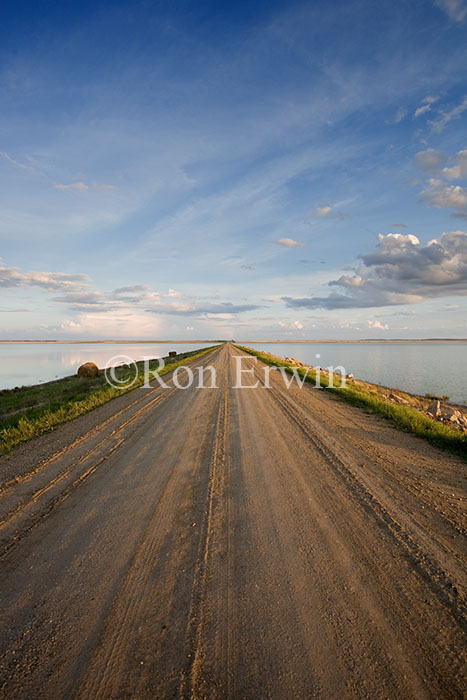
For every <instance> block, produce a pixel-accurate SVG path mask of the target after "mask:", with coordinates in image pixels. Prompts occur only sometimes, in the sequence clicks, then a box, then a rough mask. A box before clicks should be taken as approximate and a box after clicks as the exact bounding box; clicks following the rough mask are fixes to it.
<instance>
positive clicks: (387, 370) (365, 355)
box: [251, 342, 467, 404]
mask: <svg viewBox="0 0 467 700" xmlns="http://www.w3.org/2000/svg"><path fill="white" fill-rule="evenodd" d="M251 347H253V348H254V349H255V350H264V351H266V352H272V353H273V355H279V357H294V358H295V359H297V360H301V362H305V363H306V364H310V365H319V366H321V367H329V366H330V365H332V366H334V367H337V366H338V365H342V366H343V367H344V368H345V370H346V373H347V374H348V373H350V372H351V373H352V374H353V375H354V376H355V377H357V378H360V379H365V380H367V381H369V382H374V383H375V384H383V385H384V386H389V387H392V388H398V389H401V390H403V391H408V392H410V393H412V394H421V395H422V396H423V395H425V394H426V393H430V394H438V395H444V394H447V395H448V396H449V398H450V401H452V402H453V403H462V404H467V343H456V342H453V343H436V342H433V343H431V342H430V343H410V342H408V343H269V344H268V343H255V344H253V345H251ZM317 355H320V357H317Z"/></svg>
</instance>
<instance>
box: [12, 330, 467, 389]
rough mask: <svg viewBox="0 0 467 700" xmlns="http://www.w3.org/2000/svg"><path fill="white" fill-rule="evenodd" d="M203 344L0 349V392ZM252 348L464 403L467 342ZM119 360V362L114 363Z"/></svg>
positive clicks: (261, 345) (259, 345)
mask: <svg viewBox="0 0 467 700" xmlns="http://www.w3.org/2000/svg"><path fill="white" fill-rule="evenodd" d="M210 344H211V343H210ZM201 346H202V344H201V343H196V344H193V343H186V344H179V343H168V344H157V343H154V344H153V343H147V344H141V345H131V344H130V345H129V344H124V343H115V344H99V343H98V344H95V343H83V344H80V345H73V344H63V345H45V344H40V343H25V344H18V345H16V344H11V345H10V344H8V345H0V388H2V389H6V388H11V387H15V386H22V385H27V384H37V383H39V382H47V381H50V380H51V379H57V378H58V377H66V376H67V375H70V374H74V373H75V372H76V370H77V369H78V367H79V365H82V364H83V363H84V362H89V361H92V362H95V363H96V364H97V365H98V367H104V366H105V365H106V364H107V362H108V361H109V360H110V359H111V358H112V357H114V356H115V355H127V356H128V357H130V358H132V359H133V360H142V359H144V357H148V356H149V357H151V358H152V357H163V356H166V355H168V353H169V350H176V351H177V352H188V351H189V350H196V349H197V348H199V347H201ZM254 347H255V348H256V349H257V350H266V351H268V352H272V353H273V354H275V355H279V356H281V357H285V356H291V357H295V358H297V359H298V360H301V361H302V362H306V363H307V364H313V365H318V364H319V365H321V366H322V367H328V366H329V365H334V366H337V365H342V366H343V367H345V369H346V371H347V373H348V372H352V374H354V375H355V377H360V378H361V379H366V380H368V381H370V382H376V383H377V384H384V385H385V386H391V387H398V388H400V389H405V390H406V391H410V392H412V393H415V394H426V393H427V392H429V393H433V394H440V395H442V394H447V395H448V396H449V397H450V399H451V401H453V402H455V403H467V343H436V342H433V343H274V344H272V343H271V344H268V343H257V344H255V345H254ZM316 355H320V357H319V358H317V357H316ZM121 362H122V360H118V361H117V363H116V364H119V363H121Z"/></svg>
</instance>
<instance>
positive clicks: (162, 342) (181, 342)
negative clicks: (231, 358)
mask: <svg viewBox="0 0 467 700" xmlns="http://www.w3.org/2000/svg"><path fill="white" fill-rule="evenodd" d="M227 342H233V343H238V344H244V343H254V344H255V345H257V344H259V343H262V344H263V345H277V344H288V345H296V344H307V343H310V344H312V343H318V344H320V343H329V344H330V343H335V344H338V345H342V344H344V343H352V344H355V343H357V344H359V343H360V344H363V343H467V338H364V339H361V340H329V339H324V340H289V339H284V340H232V341H228V340H0V345H170V344H172V345H198V344H201V345H205V344H209V343H227Z"/></svg>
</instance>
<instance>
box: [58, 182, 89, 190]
mask: <svg viewBox="0 0 467 700" xmlns="http://www.w3.org/2000/svg"><path fill="white" fill-rule="evenodd" d="M55 189H57V190H87V189H88V186H87V185H85V184H84V182H72V183H71V184H70V185H55Z"/></svg>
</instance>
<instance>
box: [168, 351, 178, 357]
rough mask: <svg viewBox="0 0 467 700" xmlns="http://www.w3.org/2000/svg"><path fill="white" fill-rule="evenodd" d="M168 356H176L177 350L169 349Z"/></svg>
mask: <svg viewBox="0 0 467 700" xmlns="http://www.w3.org/2000/svg"><path fill="white" fill-rule="evenodd" d="M169 357H177V351H176V350H170V351H169Z"/></svg>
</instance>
